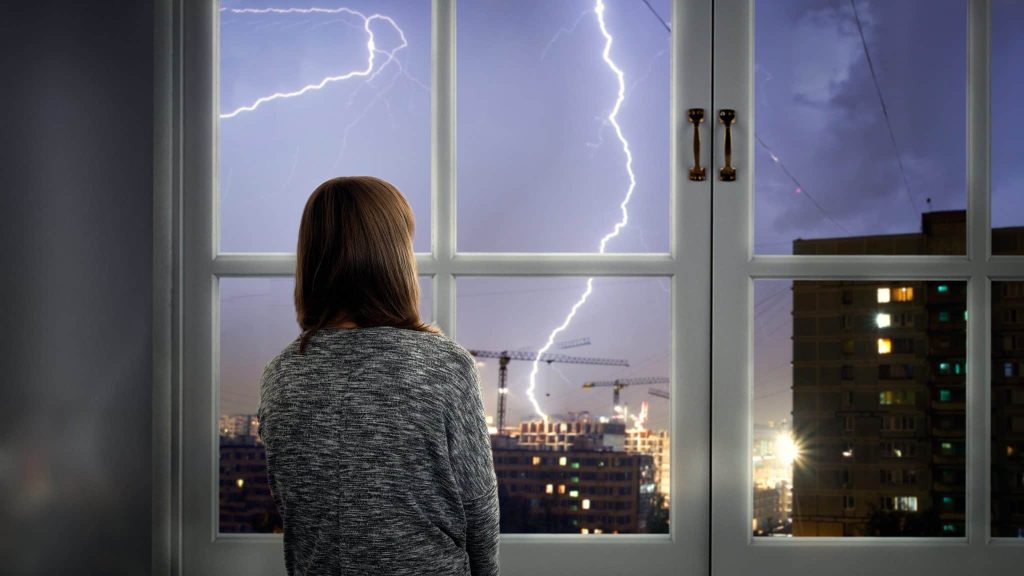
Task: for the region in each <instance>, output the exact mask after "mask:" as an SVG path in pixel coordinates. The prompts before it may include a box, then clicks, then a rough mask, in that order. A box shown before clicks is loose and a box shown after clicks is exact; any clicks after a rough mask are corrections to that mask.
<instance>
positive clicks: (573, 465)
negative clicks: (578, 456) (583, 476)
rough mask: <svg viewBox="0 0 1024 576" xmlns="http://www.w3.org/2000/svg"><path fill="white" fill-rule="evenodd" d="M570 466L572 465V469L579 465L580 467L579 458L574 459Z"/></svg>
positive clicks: (577, 468)
mask: <svg viewBox="0 0 1024 576" xmlns="http://www.w3.org/2000/svg"><path fill="white" fill-rule="evenodd" d="M572 467H573V469H575V470H579V467H580V463H579V460H576V461H574V462H573V463H572Z"/></svg>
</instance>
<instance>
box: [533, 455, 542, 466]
mask: <svg viewBox="0 0 1024 576" xmlns="http://www.w3.org/2000/svg"><path fill="white" fill-rule="evenodd" d="M533 465H534V466H539V465H540V456H534V457H533Z"/></svg>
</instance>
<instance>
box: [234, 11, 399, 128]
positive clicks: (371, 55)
mask: <svg viewBox="0 0 1024 576" xmlns="http://www.w3.org/2000/svg"><path fill="white" fill-rule="evenodd" d="M220 11H221V12H228V13H231V14H347V15H350V16H355V17H357V18H359V19H361V20H362V21H363V30H364V31H365V32H366V37H367V40H366V51H367V62H366V68H365V69H362V70H352V71H350V72H346V73H344V74H338V75H334V76H326V77H324V78H322V79H321V80H320V81H319V82H316V83H314V84H307V85H306V86H303V87H302V88H299V89H297V90H293V91H291V92H275V93H273V94H270V95H267V96H263V97H261V98H258V99H256V100H255V101H253V102H252V103H251V104H248V105H246V106H241V107H239V108H236V109H235V110H232V111H231V112H227V113H223V114H221V115H220V118H221V119H222V120H225V119H228V118H234V117H235V116H238V115H239V114H242V113H245V112H252V111H254V110H256V109H257V108H259V107H260V106H262V105H263V104H266V103H268V102H273V101H275V100H283V99H287V98H297V97H299V96H302V95H304V94H307V93H309V92H313V91H316V90H321V89H323V88H324V87H325V86H327V85H328V84H333V83H335V82H342V81H345V80H350V79H352V78H367V81H368V82H369V81H372V80H373V79H374V78H376V77H377V75H378V74H380V72H381V71H382V70H384V68H386V67H387V65H388V64H390V63H391V62H393V61H396V60H395V55H396V54H397V53H398V52H399V51H401V50H402V49H404V48H405V47H406V46H408V45H409V43H408V41H407V40H406V39H405V32H404V31H403V30H402V28H401V27H399V26H398V24H397V23H395V21H394V20H393V19H392V18H391V17H390V16H384V15H383V14H372V15H370V16H367V15H366V14H363V13H362V12H359V11H357V10H352V9H350V8H344V7H341V8H221V9H220ZM378 20H379V21H382V22H385V23H387V24H388V25H389V26H391V27H392V28H394V30H395V32H397V33H398V36H399V38H400V39H401V42H400V44H399V45H398V46H397V47H395V48H393V49H391V50H380V49H378V48H377V43H376V37H375V36H374V33H373V28H372V27H371V25H372V24H373V23H374V22H376V21H378ZM378 53H380V54H383V55H384V56H385V57H386V59H385V61H384V63H383V64H381V65H380V66H377V67H376V68H375V64H376V60H377V54H378ZM399 68H400V69H401V71H402V73H403V74H404V73H405V70H404V68H401V65H400V64H399ZM374 103H376V100H375V101H374ZM364 113H365V112H364Z"/></svg>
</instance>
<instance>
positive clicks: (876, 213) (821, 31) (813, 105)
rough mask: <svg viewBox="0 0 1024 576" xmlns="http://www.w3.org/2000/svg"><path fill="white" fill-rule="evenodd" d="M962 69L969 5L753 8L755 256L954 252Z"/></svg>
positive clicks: (779, 2)
mask: <svg viewBox="0 0 1024 576" xmlns="http://www.w3.org/2000/svg"><path fill="white" fill-rule="evenodd" d="M966 58H967V6H966V1H965V0H893V1H890V2H867V1H866V0H773V1H770V2H768V1H761V2H757V3H756V24H755V50H754V64H755V65H754V76H755V78H754V92H755V107H756V118H755V126H754V128H755V133H756V134H755V140H756V142H755V144H754V148H755V157H754V161H755V163H756V169H755V175H754V214H755V225H754V251H755V252H756V253H758V254H963V253H964V251H965V221H966V218H965V211H966V208H967V196H966V192H965V191H966V189H967V188H966V154H967V152H966V125H967V118H966V105H965V103H966V98H967V96H966V80H967V64H966ZM742 121H743V119H742V118H740V119H739V122H742Z"/></svg>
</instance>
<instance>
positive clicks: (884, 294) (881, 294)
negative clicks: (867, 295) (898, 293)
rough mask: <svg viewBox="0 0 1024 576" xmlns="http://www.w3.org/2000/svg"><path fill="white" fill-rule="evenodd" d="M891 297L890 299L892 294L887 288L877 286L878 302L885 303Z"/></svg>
mask: <svg viewBox="0 0 1024 576" xmlns="http://www.w3.org/2000/svg"><path fill="white" fill-rule="evenodd" d="M891 299H892V295H891V293H890V291H889V289H888V288H879V289H878V303H879V304H885V303H886V302H888V301H889V300H891Z"/></svg>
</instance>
